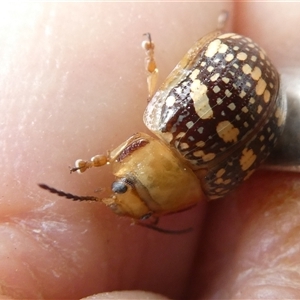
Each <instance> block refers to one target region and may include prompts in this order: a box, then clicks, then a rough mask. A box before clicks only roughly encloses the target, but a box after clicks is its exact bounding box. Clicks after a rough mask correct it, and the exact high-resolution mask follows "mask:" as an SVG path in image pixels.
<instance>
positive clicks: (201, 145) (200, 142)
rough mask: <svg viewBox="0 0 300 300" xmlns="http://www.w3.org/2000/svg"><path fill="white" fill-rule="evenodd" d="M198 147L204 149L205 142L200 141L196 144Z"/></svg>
mask: <svg viewBox="0 0 300 300" xmlns="http://www.w3.org/2000/svg"><path fill="white" fill-rule="evenodd" d="M196 146H197V147H200V148H202V147H204V146H205V142H203V141H199V142H197V143H196Z"/></svg>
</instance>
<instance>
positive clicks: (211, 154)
mask: <svg viewBox="0 0 300 300" xmlns="http://www.w3.org/2000/svg"><path fill="white" fill-rule="evenodd" d="M215 157H216V154H215V153H208V154H205V155H204V156H203V157H202V159H203V161H205V162H207V161H210V160H212V159H214V158H215Z"/></svg>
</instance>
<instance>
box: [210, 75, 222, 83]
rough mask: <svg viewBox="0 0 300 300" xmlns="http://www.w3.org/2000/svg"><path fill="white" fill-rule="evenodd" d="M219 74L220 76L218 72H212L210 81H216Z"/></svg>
mask: <svg viewBox="0 0 300 300" xmlns="http://www.w3.org/2000/svg"><path fill="white" fill-rule="evenodd" d="M219 76H220V73H216V74H214V75H213V76H211V77H210V80H211V81H216V80H217V79H218V78H219Z"/></svg>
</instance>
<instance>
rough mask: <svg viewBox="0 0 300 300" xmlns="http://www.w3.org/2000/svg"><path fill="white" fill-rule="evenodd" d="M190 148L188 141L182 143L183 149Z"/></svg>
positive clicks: (181, 147)
mask: <svg viewBox="0 0 300 300" xmlns="http://www.w3.org/2000/svg"><path fill="white" fill-rule="evenodd" d="M188 148H189V144H188V143H180V149H181V150H185V149H188Z"/></svg>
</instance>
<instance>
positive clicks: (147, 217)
mask: <svg viewBox="0 0 300 300" xmlns="http://www.w3.org/2000/svg"><path fill="white" fill-rule="evenodd" d="M151 216H152V213H151V212H150V213H147V214H145V215H143V216H142V217H141V220H147V219H149V218H150V217H151Z"/></svg>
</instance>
